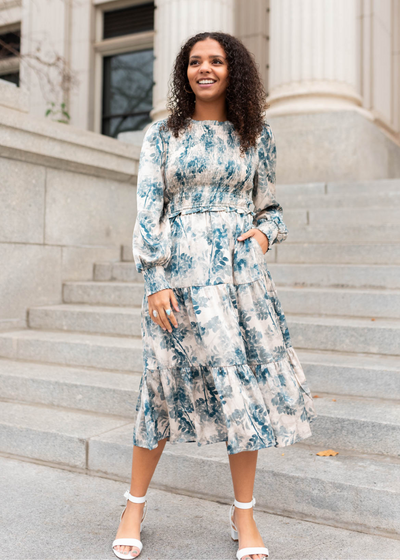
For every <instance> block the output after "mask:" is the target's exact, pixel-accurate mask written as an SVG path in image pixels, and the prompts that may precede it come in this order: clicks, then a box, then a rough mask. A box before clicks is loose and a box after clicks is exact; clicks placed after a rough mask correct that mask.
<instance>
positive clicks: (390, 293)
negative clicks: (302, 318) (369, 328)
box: [277, 286, 400, 319]
mask: <svg viewBox="0 0 400 560" xmlns="http://www.w3.org/2000/svg"><path fill="white" fill-rule="evenodd" d="M277 292H278V296H279V299H280V301H281V303H282V307H283V309H284V311H285V312H287V313H296V314H304V315H309V314H311V315H342V316H344V315H346V316H349V317H366V318H370V319H371V318H375V317H381V318H388V319H400V290H379V289H369V290H368V289H360V290H357V289H356V288H347V289H346V288H308V287H301V286H299V287H289V286H277Z"/></svg>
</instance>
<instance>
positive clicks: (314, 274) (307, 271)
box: [124, 262, 400, 290]
mask: <svg viewBox="0 0 400 560" xmlns="http://www.w3.org/2000/svg"><path fill="white" fill-rule="evenodd" d="M124 264H125V265H127V266H129V263H124ZM268 269H269V271H270V272H271V275H272V278H273V280H274V282H275V284H276V285H277V286H278V287H279V286H308V287H328V288H389V289H392V290H395V289H399V288H400V266H392V265H362V264H355V265H353V264H303V263H296V264H292V263H274V262H272V263H270V262H268Z"/></svg>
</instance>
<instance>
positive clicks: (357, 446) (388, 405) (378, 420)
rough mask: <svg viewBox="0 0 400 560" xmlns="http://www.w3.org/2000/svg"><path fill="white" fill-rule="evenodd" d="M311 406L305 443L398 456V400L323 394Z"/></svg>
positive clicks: (399, 446)
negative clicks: (311, 417) (309, 432)
mask: <svg viewBox="0 0 400 560" xmlns="http://www.w3.org/2000/svg"><path fill="white" fill-rule="evenodd" d="M314 406H315V410H316V413H317V414H318V418H316V419H315V422H313V426H312V433H313V435H312V436H311V437H310V438H308V441H307V443H308V444H311V445H316V446H322V447H325V448H329V449H336V448H338V449H348V450H357V451H358V452H361V453H374V454H383V455H392V456H394V457H397V458H400V401H388V400H385V399H365V398H362V397H347V396H346V397H345V396H339V395H331V394H329V395H327V394H325V395H320V396H319V397H318V398H315V399H314ZM399 468H400V465H399Z"/></svg>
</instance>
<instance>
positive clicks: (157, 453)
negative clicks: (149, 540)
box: [115, 438, 169, 558]
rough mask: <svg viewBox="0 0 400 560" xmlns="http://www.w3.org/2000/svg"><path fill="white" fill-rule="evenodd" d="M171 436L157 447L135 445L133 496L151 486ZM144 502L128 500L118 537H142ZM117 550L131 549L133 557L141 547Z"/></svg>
mask: <svg viewBox="0 0 400 560" xmlns="http://www.w3.org/2000/svg"><path fill="white" fill-rule="evenodd" d="M168 439H169V438H165V439H161V440H160V441H159V442H158V447H156V448H155V449H152V450H150V449H145V448H144V447H138V446H136V445H134V446H133V453H132V476H131V486H130V490H129V492H130V493H131V494H132V496H138V497H141V496H144V495H145V494H146V492H147V489H148V487H149V484H150V481H151V479H152V476H153V474H154V471H155V470H156V467H157V463H158V461H159V459H160V457H161V454H162V452H163V451H164V447H165V444H166V442H167V440H168ZM143 507H144V503H143V504H136V503H133V502H131V501H129V500H128V501H127V505H126V510H125V513H124V515H123V516H122V519H121V523H120V524H119V527H118V531H117V535H116V537H115V538H116V539H122V538H128V537H129V538H133V539H140V521H141V519H142V515H143ZM115 550H117V551H119V552H122V553H123V554H128V553H129V552H130V551H132V552H131V555H132V558H135V556H137V555H138V554H139V549H138V548H137V547H135V546H134V547H132V546H122V545H120V546H115Z"/></svg>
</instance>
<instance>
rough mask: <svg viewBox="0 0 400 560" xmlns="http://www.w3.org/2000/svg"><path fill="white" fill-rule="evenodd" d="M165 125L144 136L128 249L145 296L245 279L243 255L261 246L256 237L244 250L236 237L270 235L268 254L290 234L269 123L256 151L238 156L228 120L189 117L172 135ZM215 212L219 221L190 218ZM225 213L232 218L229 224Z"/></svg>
mask: <svg viewBox="0 0 400 560" xmlns="http://www.w3.org/2000/svg"><path fill="white" fill-rule="evenodd" d="M166 120H167V119H162V120H160V121H157V122H154V123H153V124H152V125H151V126H150V127H149V128H148V130H147V131H146V134H145V137H144V140H143V145H142V150H141V153H140V161H139V173H138V186H137V218H136V222H135V226H134V232H133V240H132V249H133V257H134V260H135V264H136V268H137V270H138V272H142V273H143V274H144V281H145V290H146V295H150V294H151V293H154V292H156V291H159V290H161V289H165V288H170V287H172V286H178V285H179V286H181V285H188V283H190V282H191V283H193V282H194V283H196V284H199V283H200V284H201V283H204V282H205V283H207V282H209V283H218V282H230V281H232V282H234V283H237V282H241V281H248V280H249V279H250V278H251V277H252V273H251V271H254V269H255V267H256V266H257V265H256V263H255V262H251V259H250V260H249V259H248V258H247V259H246V255H245V254H244V253H243V250H244V251H245V252H249V250H250V247H253V252H254V250H255V251H257V248H255V246H254V242H255V243H257V245H258V247H261V246H260V245H259V243H258V242H257V241H256V240H255V238H253V239H252V240H251V242H249V240H246V243H245V244H244V249H243V250H242V249H241V248H240V247H239V246H238V245H237V244H236V242H235V238H236V236H238V235H240V233H244V231H247V230H248V229H249V228H251V227H255V228H258V229H259V230H260V231H262V232H263V233H264V234H265V235H266V236H267V237H268V241H269V244H268V250H270V249H271V247H272V245H273V244H274V243H276V242H280V241H283V239H285V238H286V236H287V228H286V226H285V224H284V222H283V216H282V207H281V206H280V205H279V203H278V202H277V201H276V199H275V165H276V147H275V141H274V136H273V134H272V130H271V127H270V125H269V124H268V123H267V122H264V123H263V128H262V133H261V135H260V136H259V138H258V140H257V145H256V147H252V148H250V149H248V150H247V152H246V153H245V154H244V155H242V154H241V152H240V138H239V136H238V134H237V133H236V132H235V129H234V126H233V124H232V123H231V122H230V121H207V120H205V121H196V120H193V119H190V121H189V125H188V127H187V128H186V129H185V130H183V131H181V132H180V134H179V136H178V137H177V138H175V136H174V135H173V133H172V132H171V131H169V130H168V129H167V128H166V127H164V126H163V125H164V124H165V122H166ZM214 212H219V213H220V214H219V217H217V216H216V215H214V217H213V218H212V219H211V218H209V219H208V218H206V217H205V216H203V217H201V216H197V217H196V216H195V214H196V213H198V214H200V213H203V214H204V213H214ZM227 213H234V215H235V216H236V218H234V215H233V214H231V219H230V220H227V219H226V218H224V216H225V215H226V214H227ZM185 216H186V218H185ZM240 216H241V218H240ZM178 217H179V219H177V218H178ZM260 251H261V249H260ZM195 255H197V256H196V257H195ZM257 258H258V260H260V254H258V256H257ZM216 259H218V260H217V261H216ZM188 263H190V265H188ZM214 269H215V270H217V271H218V272H217V273H215V274H212V270H214ZM183 271H185V272H183ZM210 271H211V272H210ZM185 274H186V276H185ZM253 277H254V274H253ZM171 284H172V286H171Z"/></svg>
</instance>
